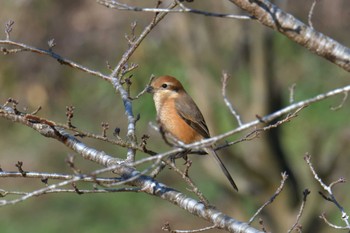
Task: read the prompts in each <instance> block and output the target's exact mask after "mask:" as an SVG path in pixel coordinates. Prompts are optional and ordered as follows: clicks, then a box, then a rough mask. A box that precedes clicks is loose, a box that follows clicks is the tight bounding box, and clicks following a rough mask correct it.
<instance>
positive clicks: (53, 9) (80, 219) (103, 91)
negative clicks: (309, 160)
mask: <svg viewBox="0 0 350 233" xmlns="http://www.w3.org/2000/svg"><path fill="white" fill-rule="evenodd" d="M0 2H1V8H0V23H1V24H2V25H3V28H4V25H5V23H6V22H7V21H8V20H10V19H11V20H14V21H15V25H14V30H13V32H12V33H11V39H12V40H14V41H19V42H23V43H26V44H29V45H32V46H36V47H40V48H48V45H47V41H48V40H50V39H52V38H54V39H55V42H56V43H57V45H56V47H55V48H54V51H55V52H57V53H59V54H60V55H62V56H63V57H66V58H68V59H71V60H73V61H75V62H77V63H80V64H82V65H84V66H87V67H89V68H90V69H95V70H98V71H101V72H103V73H106V74H108V73H109V70H108V68H107V66H106V61H108V62H109V63H110V64H111V65H112V67H113V65H115V64H116V63H117V62H118V61H119V59H120V58H121V56H122V54H123V52H124V51H125V50H126V49H127V43H126V40H125V39H124V36H125V34H127V33H129V32H130V24H131V23H132V22H134V21H136V22H137V28H136V33H137V34H138V33H140V32H141V31H142V29H143V27H144V26H146V25H147V24H148V23H149V22H150V20H151V19H152V14H149V13H135V12H126V11H116V10H111V9H107V8H105V7H103V6H101V5H98V4H97V3H96V2H95V1H82V0H75V1H69V0H61V1H49V0H46V1H39V0H27V1H23V0H0ZM125 2H126V1H125ZM127 2H128V3H130V4H134V5H138V6H143V5H144V6H145V5H147V6H153V5H154V3H153V1H136V0H134V1H127ZM312 2H313V1H311V0H309V1H302V0H295V1H286V0H280V1H275V3H276V4H278V5H279V6H280V7H281V8H283V9H285V10H286V11H288V12H290V13H292V14H293V15H295V16H296V17H298V18H299V19H300V20H302V21H304V22H307V16H308V11H309V9H310V7H311V4H312ZM188 5H189V6H190V7H193V8H198V9H202V10H209V11H214V12H227V13H237V14H242V12H240V10H238V9H237V8H235V7H234V6H233V5H232V4H230V3H229V2H228V1H209V0H202V1H195V2H194V3H191V4H188ZM349 9H350V3H349V1H346V0H337V1H320V2H318V4H317V5H316V8H315V11H314V14H313V26H314V27H315V28H316V29H317V30H319V31H320V32H323V33H324V34H326V35H329V36H330V37H332V38H334V39H336V40H338V41H339V42H341V43H342V44H344V45H345V46H349V45H350V40H349V36H348V32H349V29H350V14H349ZM2 31H3V30H2ZM0 35H1V37H2V38H5V33H2V34H0ZM130 61H132V62H135V63H137V64H138V65H139V68H138V69H136V70H135V71H133V79H132V80H133V85H132V89H131V91H132V95H136V94H137V93H138V92H139V91H141V90H142V89H143V88H144V86H145V85H146V84H147V82H148V80H149V77H150V76H151V75H152V74H154V75H163V74H169V75H173V76H176V77H178V78H179V79H180V80H181V81H182V82H183V84H184V86H185V87H186V89H187V91H188V92H189V93H190V94H191V95H192V97H193V98H194V99H195V100H196V102H197V104H198V105H199V107H200V109H201V110H202V112H203V115H204V116H205V118H206V121H207V123H208V126H209V128H210V130H211V134H212V135H217V134H220V133H223V132H226V131H228V130H230V129H233V128H235V127H236V126H237V123H236V121H235V119H234V117H233V116H232V115H230V113H229V111H228V109H227V108H226V106H225V104H224V102H223V100H222V96H221V72H222V70H226V71H227V72H228V73H229V74H230V75H231V79H230V80H229V85H228V89H227V91H228V97H229V99H230V100H231V101H232V104H233V105H234V107H235V108H236V109H237V111H238V112H239V114H241V117H242V120H243V121H244V122H249V121H252V120H255V119H256V115H259V116H263V115H265V114H267V113H270V112H273V111H275V110H277V109H279V108H282V107H283V106H286V105H288V104H289V88H290V87H291V86H292V85H294V84H295V85H296V88H295V101H299V100H303V99H306V98H310V97H313V96H315V95H317V94H319V93H323V92H326V91H328V90H331V89H334V88H337V87H341V86H345V85H347V84H348V83H349V81H348V78H349V77H348V76H349V74H348V73H347V72H345V71H343V70H341V69H340V68H338V67H337V66H335V65H334V64H331V63H330V62H328V61H326V60H324V59H323V58H319V57H317V56H316V55H314V54H311V53H310V52H309V51H307V50H306V49H305V48H303V47H301V46H299V45H297V44H295V43H294V42H291V41H290V40H289V39H287V38H285V37H284V36H282V35H280V34H278V33H276V32H273V31H271V30H270V29H266V28H264V27H263V26H261V25H260V24H259V23H257V22H254V21H240V20H229V19H220V18H211V17H204V16H200V15H189V14H171V15H168V16H167V17H166V18H165V19H164V20H163V21H162V22H161V23H160V24H159V25H158V26H157V27H156V28H155V29H154V30H153V31H152V32H151V34H150V35H149V36H148V37H147V39H146V40H145V41H144V42H143V43H142V44H141V46H140V47H139V49H138V50H137V51H136V52H135V54H134V55H133V56H132V57H131V60H130ZM9 97H12V98H14V99H16V100H18V101H19V103H20V104H19V109H24V108H26V109H28V111H29V112H31V111H33V110H34V109H36V108H37V107H38V106H42V107H43V109H42V110H41V111H40V113H39V116H42V117H45V118H47V119H51V120H53V121H56V122H62V123H64V122H65V121H66V117H65V108H66V106H70V105H73V106H75V116H74V118H73V124H74V125H75V126H77V127H79V128H81V129H84V130H86V131H90V132H94V133H99V132H101V126H100V124H101V122H108V123H109V124H110V127H111V129H110V130H109V131H108V136H110V137H113V136H112V131H113V128H115V127H119V128H121V137H123V138H125V134H126V129H125V126H126V123H127V120H126V118H125V114H124V108H123V104H122V102H121V100H120V97H119V95H118V94H117V93H116V92H115V91H114V90H113V88H112V87H111V86H110V85H109V83H107V82H104V81H102V80H100V79H98V78H96V77H93V76H90V75H88V74H86V73H83V72H80V71H77V70H75V69H72V68H70V67H67V66H64V65H60V64H59V63H58V62H56V61H55V60H53V59H51V58H49V57H44V56H40V55H37V54H31V53H18V54H12V55H7V56H4V55H1V56H0V102H2V103H5V102H6V100H7V99H8V98H9ZM342 98H343V96H337V97H334V98H331V99H327V100H325V101H322V102H320V103H317V104H313V105H311V106H309V107H308V108H306V109H304V110H303V111H302V112H301V113H300V114H299V116H298V118H296V119H294V120H293V121H291V122H290V123H287V124H285V125H282V126H280V127H279V128H277V129H274V130H271V131H269V132H267V133H263V134H261V135H260V136H259V138H256V139H254V140H253V141H249V142H243V143H240V144H238V145H235V146H233V147H232V148H229V149H225V150H222V151H221V152H220V154H221V155H222V157H223V159H224V161H225V162H226V164H227V167H228V169H229V170H230V171H231V174H232V176H233V177H234V178H235V180H236V182H237V185H238V187H239V189H240V191H239V192H238V193H234V192H233V191H232V189H231V187H230V186H229V185H228V182H227V181H226V180H225V178H224V177H223V176H222V174H221V172H220V170H219V169H218V168H217V167H216V164H215V163H212V160H211V159H210V158H206V157H204V158H203V157H200V156H192V157H191V159H192V160H193V161H194V165H193V167H192V168H191V172H190V175H191V177H192V178H193V179H194V181H195V182H197V184H198V186H199V187H200V188H201V189H202V191H203V192H204V194H205V195H206V196H207V197H208V198H209V200H210V201H211V203H212V204H213V205H215V206H217V207H218V208H219V209H221V210H223V211H224V212H225V213H227V214H229V215H231V216H233V217H235V218H236V219H239V220H241V221H247V220H248V219H249V218H250V217H251V216H252V214H253V213H254V212H255V211H256V209H257V208H259V206H260V205H262V204H263V203H264V202H265V201H266V200H268V199H269V197H271V196H272V194H273V193H274V191H275V189H276V188H277V187H278V185H279V183H280V179H281V177H280V173H281V172H283V171H285V170H287V171H288V173H289V174H290V178H289V179H288V181H287V184H286V187H285V190H284V191H283V193H282V194H281V195H280V196H279V197H278V198H277V199H276V200H275V202H274V203H273V204H272V205H270V206H268V207H267V208H266V209H265V210H264V211H263V213H262V215H261V217H262V219H263V220H264V223H265V225H266V228H267V229H268V230H272V231H273V232H286V231H287V229H289V228H290V227H291V226H292V224H293V223H294V221H295V218H296V215H297V213H298V210H299V206H300V200H301V198H302V192H303V190H304V189H305V188H309V189H310V190H311V195H310V196H309V198H308V202H307V204H306V209H305V213H304V215H303V218H302V220H301V224H302V225H303V232H336V231H335V230H333V229H331V228H329V227H328V226H326V225H325V224H324V223H323V221H322V220H321V219H319V218H318V216H319V215H320V214H321V213H322V212H326V214H327V216H328V217H329V219H330V220H332V222H333V223H335V224H342V222H341V220H340V213H339V211H338V210H337V209H336V207H335V206H334V205H332V204H331V203H328V202H326V201H324V200H323V199H322V198H321V197H320V196H319V195H318V194H317V192H318V191H319V190H321V188H320V187H319V185H318V184H317V183H316V182H315V180H314V179H313V177H312V175H311V173H310V171H309V168H308V167H307V165H306V163H305V162H304V159H303V156H304V154H305V153H306V152H310V153H311V155H312V156H313V163H314V166H315V168H316V169H317V171H318V172H319V175H320V176H321V177H322V178H323V179H324V181H325V182H328V183H329V182H332V181H334V180H336V179H338V178H339V177H345V178H348V177H349V176H350V174H349V169H348V164H349V162H350V161H349V156H348V154H349V145H350V144H349V136H350V126H349V113H350V110H349V103H348V101H347V102H345V105H344V106H343V108H341V109H340V110H338V111H331V110H330V107H331V106H337V105H339V104H340V103H341V100H342ZM133 104H134V105H133V107H134V113H135V114H138V113H140V115H141V119H140V121H139V122H138V123H137V135H138V137H139V138H140V137H141V136H142V135H143V134H149V135H150V136H151V138H150V140H149V145H148V146H149V148H150V149H154V150H157V151H159V152H161V151H165V150H167V149H169V148H168V147H167V146H166V145H165V143H164V142H163V141H162V140H161V137H160V136H159V135H158V133H156V132H154V130H152V129H151V128H150V127H149V122H155V110H154V107H153V103H152V99H151V96H149V95H144V96H142V98H140V99H138V100H136V101H134V102H133ZM0 129H1V134H0V148H1V149H0V156H1V157H0V158H1V160H0V165H1V168H2V169H3V170H5V171H12V170H16V168H15V163H16V162H17V161H23V163H24V169H25V170H27V171H38V172H52V173H55V172H58V173H71V170H70V169H69V168H68V166H67V165H66V163H65V158H66V157H67V155H68V154H72V153H73V152H72V151H69V150H68V149H67V148H65V147H64V146H62V145H61V144H60V143H58V142H56V141H54V140H51V139H46V138H43V137H42V136H40V135H39V134H37V133H36V132H34V131H33V130H31V129H29V128H26V127H23V126H21V125H17V124H14V123H12V122H9V121H6V120H4V119H0ZM248 132H250V131H247V132H244V133H242V134H239V135H234V136H232V137H231V138H228V140H234V139H238V138H241V137H242V136H244V135H245V134H246V133H248ZM83 141H84V142H85V143H86V144H88V145H89V146H91V147H95V148H97V149H99V150H104V151H105V152H106V153H108V154H111V155H114V156H117V157H121V158H123V157H124V156H125V149H121V148H119V147H116V146H111V145H108V144H107V143H103V142H100V141H95V140H89V139H84V140H83ZM137 156H138V158H142V157H145V156H146V155H144V154H141V153H138V155H137ZM181 163H182V162H178V164H181ZM76 165H77V166H78V167H79V168H80V169H81V170H82V171H84V172H89V171H91V170H92V169H96V168H99V167H98V166H96V165H94V164H91V163H90V162H88V161H83V160H82V159H81V158H79V156H76ZM203 171H205V176H203V175H202V174H203ZM158 178H159V180H160V181H161V182H164V183H166V184H169V185H171V186H173V187H175V188H177V189H179V190H184V191H185V188H186V186H185V183H184V182H183V181H182V180H181V178H180V177H179V176H178V175H176V174H175V173H174V172H173V171H171V170H169V169H165V170H164V171H163V172H162V173H161V174H160V176H159V177H158ZM40 187H42V183H41V182H40V181H39V180H29V179H2V180H1V181H0V189H6V190H16V191H30V190H33V189H35V188H40ZM78 187H79V185H78ZM84 187H85V186H84ZM88 187H90V186H88ZM334 191H335V194H336V196H337V197H338V198H339V201H340V202H341V204H342V205H343V206H344V207H345V208H346V209H347V210H349V205H350V200H349V197H348V195H346V193H348V192H349V191H350V188H349V186H348V185H347V184H343V185H339V186H338V187H336V188H335V190H334ZM189 195H191V194H189ZM0 219H1V220H0V229H1V230H0V231H1V232H4V233H17V232H27V233H31V232H36V233H40V232H52V233H55V232H91V233H95V232H162V230H161V226H162V225H163V224H164V223H165V222H166V221H169V222H170V224H171V226H172V227H173V228H174V229H195V228H198V227H203V226H207V225H208V223H206V222H204V221H202V220H200V219H198V218H196V217H194V216H190V215H189V214H188V213H186V212H185V211H182V210H180V209H179V208H177V207H176V206H173V205H171V204H169V203H167V202H164V201H162V200H160V199H158V198H155V197H151V196H147V195H145V194H136V193H112V194H93V195H80V196H79V195H76V194H52V195H45V196H40V197H38V198H33V199H30V200H28V201H26V202H23V203H20V204H17V205H15V206H6V207H2V208H1V209H0ZM253 225H254V226H255V227H258V228H259V227H260V226H259V224H258V223H257V221H256V222H255V223H254V224H253ZM210 232H221V231H219V230H217V231H216V230H212V231H210Z"/></svg>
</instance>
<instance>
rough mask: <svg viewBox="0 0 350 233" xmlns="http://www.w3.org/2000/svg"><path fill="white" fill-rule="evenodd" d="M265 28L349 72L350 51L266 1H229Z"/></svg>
mask: <svg viewBox="0 0 350 233" xmlns="http://www.w3.org/2000/svg"><path fill="white" fill-rule="evenodd" d="M229 1H230V2H232V3H234V4H235V5H237V6H238V7H240V8H241V9H243V10H245V11H246V12H248V13H249V14H251V15H252V16H254V17H255V18H256V19H257V20H258V21H259V22H261V23H262V24H264V25H265V26H267V27H269V28H272V29H274V30H276V31H279V32H280V33H282V34H284V35H285V36H287V37H288V38H289V39H291V40H293V41H295V42H296V43H298V44H300V45H302V46H304V47H305V48H307V49H308V50H310V51H311V52H313V53H316V54H317V55H319V56H321V57H324V58H326V59H327V60H329V61H331V62H332V63H334V64H336V65H338V66H340V67H341V68H343V69H344V70H346V71H350V49H349V48H348V47H345V46H344V45H342V44H340V43H339V42H337V41H335V40H333V39H332V38H330V37H328V36H325V35H324V34H322V33H320V32H318V31H316V30H314V29H313V28H312V27H310V26H308V25H306V24H304V23H303V22H301V21H299V20H298V19H296V18H295V17H294V16H292V15H290V14H288V13H286V12H284V11H282V10H281V9H280V8H278V7H277V6H276V5H273V4H272V3H270V2H269V1H267V0H229Z"/></svg>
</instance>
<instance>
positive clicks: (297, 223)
mask: <svg viewBox="0 0 350 233" xmlns="http://www.w3.org/2000/svg"><path fill="white" fill-rule="evenodd" d="M309 194H310V191H309V190H308V189H305V190H304V192H303V196H304V197H303V202H302V203H301V206H300V209H299V213H298V215H297V219H296V221H295V223H294V224H293V226H292V227H291V228H290V229H289V230H288V233H290V232H292V231H293V230H294V229H295V228H296V227H297V226H298V225H299V221H300V218H301V216H302V214H303V211H304V208H305V204H306V198H307V196H308V195H309Z"/></svg>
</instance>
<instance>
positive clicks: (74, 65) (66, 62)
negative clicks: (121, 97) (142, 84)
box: [0, 40, 110, 81]
mask: <svg viewBox="0 0 350 233" xmlns="http://www.w3.org/2000/svg"><path fill="white" fill-rule="evenodd" d="M0 44H2V45H10V46H15V47H18V48H19V49H16V50H8V49H5V48H2V52H3V53H4V54H9V53H12V52H15V53H17V52H32V53H38V54H41V55H46V56H49V57H52V58H54V59H56V60H57V61H58V62H59V63H60V64H62V65H68V66H70V67H72V68H76V69H78V70H81V71H83V72H85V73H88V74H91V75H93V76H96V77H99V78H102V79H103V80H106V81H110V77H108V76H106V75H104V74H102V73H100V72H97V71H94V70H91V69H89V68H87V67H85V66H82V65H80V64H78V63H75V62H73V61H71V60H69V59H67V58H63V57H61V56H60V55H59V54H57V53H54V52H52V51H51V50H45V49H39V48H35V47H32V46H29V45H26V44H22V43H19V42H15V41H11V40H0Z"/></svg>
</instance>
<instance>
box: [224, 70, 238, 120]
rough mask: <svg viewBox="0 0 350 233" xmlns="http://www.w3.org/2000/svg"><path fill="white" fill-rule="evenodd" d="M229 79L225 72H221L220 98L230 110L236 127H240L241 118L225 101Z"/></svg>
mask: <svg viewBox="0 0 350 233" xmlns="http://www.w3.org/2000/svg"><path fill="white" fill-rule="evenodd" d="M229 78H230V76H229V75H228V74H227V72H226V71H223V72H222V90H221V92H222V96H223V98H224V101H225V104H226V106H227V107H228V109H229V110H230V112H231V114H232V115H233V116H235V118H236V120H237V122H238V125H239V126H241V125H242V121H241V116H240V115H238V113H237V112H236V111H235V110H234V108H233V107H232V104H231V103H230V101H229V100H228V99H227V96H226V87H227V81H228V79H229Z"/></svg>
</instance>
